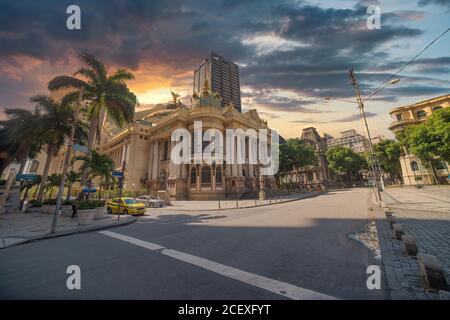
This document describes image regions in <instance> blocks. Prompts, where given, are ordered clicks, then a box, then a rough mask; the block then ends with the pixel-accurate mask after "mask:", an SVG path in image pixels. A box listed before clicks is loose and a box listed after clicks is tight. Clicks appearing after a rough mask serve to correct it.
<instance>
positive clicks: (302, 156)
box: [277, 138, 317, 179]
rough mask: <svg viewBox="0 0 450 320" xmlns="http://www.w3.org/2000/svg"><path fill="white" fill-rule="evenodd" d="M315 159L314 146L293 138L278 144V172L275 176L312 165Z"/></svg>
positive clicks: (279, 176)
mask: <svg viewBox="0 0 450 320" xmlns="http://www.w3.org/2000/svg"><path fill="white" fill-rule="evenodd" d="M316 161H317V158H316V154H315V150H314V148H313V147H312V146H311V145H309V144H307V143H306V142H304V141H302V140H300V139H298V138H293V139H289V140H287V141H286V143H284V144H281V145H280V155H279V173H278V174H277V178H278V179H280V178H281V177H282V176H283V175H286V174H288V173H289V172H291V171H292V170H295V169H301V168H304V167H306V166H309V165H314V164H315V163H316Z"/></svg>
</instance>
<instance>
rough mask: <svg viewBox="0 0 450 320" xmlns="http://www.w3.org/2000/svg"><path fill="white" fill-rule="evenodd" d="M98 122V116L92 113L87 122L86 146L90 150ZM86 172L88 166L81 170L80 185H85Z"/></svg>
mask: <svg viewBox="0 0 450 320" xmlns="http://www.w3.org/2000/svg"><path fill="white" fill-rule="evenodd" d="M98 124H99V116H98V115H95V114H93V115H92V119H91V123H90V124H89V135H88V145H87V147H88V148H89V151H92V149H93V146H94V142H95V140H96V137H97V128H98ZM88 173H89V169H88V168H86V169H84V170H83V173H82V175H81V185H82V186H83V185H86V182H87V177H88Z"/></svg>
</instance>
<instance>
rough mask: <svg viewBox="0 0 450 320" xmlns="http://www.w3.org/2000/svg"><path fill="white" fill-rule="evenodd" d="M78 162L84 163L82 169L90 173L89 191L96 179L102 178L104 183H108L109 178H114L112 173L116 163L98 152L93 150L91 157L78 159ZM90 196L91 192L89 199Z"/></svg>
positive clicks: (86, 156)
mask: <svg viewBox="0 0 450 320" xmlns="http://www.w3.org/2000/svg"><path fill="white" fill-rule="evenodd" d="M76 160H81V161H83V164H82V165H81V168H80V169H81V170H83V171H87V172H89V174H88V177H87V178H88V185H89V189H90V186H91V185H92V183H93V181H94V180H95V178H100V179H103V181H107V179H108V178H107V177H111V176H112V171H113V170H114V162H113V161H112V160H111V159H109V158H108V156H107V155H105V154H101V153H98V152H97V151H96V150H92V152H91V153H90V154H89V155H85V156H79V157H76ZM100 188H101V183H100ZM89 191H90V190H89ZM89 196H90V192H89V193H88V198H89Z"/></svg>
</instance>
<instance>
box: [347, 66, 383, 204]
mask: <svg viewBox="0 0 450 320" xmlns="http://www.w3.org/2000/svg"><path fill="white" fill-rule="evenodd" d="M348 78H349V79H350V82H351V84H352V85H353V87H354V88H355V91H356V99H357V100H358V106H359V110H360V112H361V117H362V120H363V122H364V126H365V129H366V133H367V139H368V140H369V149H370V157H371V159H370V164H369V165H370V168H371V169H372V175H373V181H374V185H375V188H376V190H377V195H378V200H379V201H381V193H380V188H379V181H378V169H376V168H375V167H377V168H378V160H377V158H376V156H375V152H374V150H373V144H372V137H371V136H370V131H369V125H368V124H367V119H366V113H365V112H364V103H363V101H362V99H361V94H360V92H359V86H358V81H357V80H356V77H355V72H354V71H353V68H351V69H350V70H349V71H348Z"/></svg>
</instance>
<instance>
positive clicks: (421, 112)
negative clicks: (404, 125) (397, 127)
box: [416, 110, 427, 119]
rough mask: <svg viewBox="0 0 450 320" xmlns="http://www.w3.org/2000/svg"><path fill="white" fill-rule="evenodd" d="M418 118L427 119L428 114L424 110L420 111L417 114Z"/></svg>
mask: <svg viewBox="0 0 450 320" xmlns="http://www.w3.org/2000/svg"><path fill="white" fill-rule="evenodd" d="M416 116H417V118H419V119H420V118H425V117H426V116H427V113H426V112H425V111H424V110H419V111H417V112H416Z"/></svg>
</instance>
